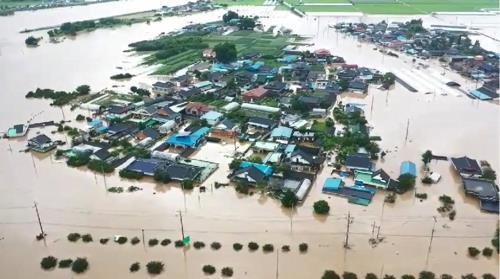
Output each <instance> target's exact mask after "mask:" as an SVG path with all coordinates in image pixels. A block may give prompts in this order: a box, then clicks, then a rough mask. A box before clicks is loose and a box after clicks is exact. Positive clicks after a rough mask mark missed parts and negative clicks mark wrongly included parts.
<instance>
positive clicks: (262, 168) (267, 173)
mask: <svg viewBox="0 0 500 279" xmlns="http://www.w3.org/2000/svg"><path fill="white" fill-rule="evenodd" d="M249 167H255V168H256V169H258V170H259V171H260V172H261V173H262V174H264V175H265V176H271V175H272V174H273V171H274V170H273V167H271V166H268V165H264V164H257V163H252V162H246V161H245V162H241V164H240V168H243V169H245V168H249Z"/></svg>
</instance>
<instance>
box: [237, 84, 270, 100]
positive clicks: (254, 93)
mask: <svg viewBox="0 0 500 279" xmlns="http://www.w3.org/2000/svg"><path fill="white" fill-rule="evenodd" d="M266 94H267V89H265V88H264V86H259V87H257V88H255V89H252V90H249V91H247V92H246V93H245V94H243V95H245V97H247V98H262V97H264V96H265V95H266Z"/></svg>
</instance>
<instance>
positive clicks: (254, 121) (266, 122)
mask: <svg viewBox="0 0 500 279" xmlns="http://www.w3.org/2000/svg"><path fill="white" fill-rule="evenodd" d="M248 124H250V125H258V126H266V127H272V126H273V125H274V124H275V122H274V121H273V120H271V119H267V118H262V117H250V118H249V119H248Z"/></svg>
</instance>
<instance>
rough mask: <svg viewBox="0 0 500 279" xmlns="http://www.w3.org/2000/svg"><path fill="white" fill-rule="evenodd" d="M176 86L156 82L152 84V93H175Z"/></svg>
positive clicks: (169, 83) (171, 83) (168, 82)
mask: <svg viewBox="0 0 500 279" xmlns="http://www.w3.org/2000/svg"><path fill="white" fill-rule="evenodd" d="M176 88H177V86H176V85H175V83H173V82H170V81H167V82H162V81H157V82H155V83H153V86H152V90H153V92H154V93H158V94H171V93H173V92H174V91H175V89H176Z"/></svg>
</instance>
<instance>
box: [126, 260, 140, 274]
mask: <svg viewBox="0 0 500 279" xmlns="http://www.w3.org/2000/svg"><path fill="white" fill-rule="evenodd" d="M139 269H141V264H139V263H138V262H135V263H133V264H131V265H130V268H129V270H130V272H137V271H139Z"/></svg>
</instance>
